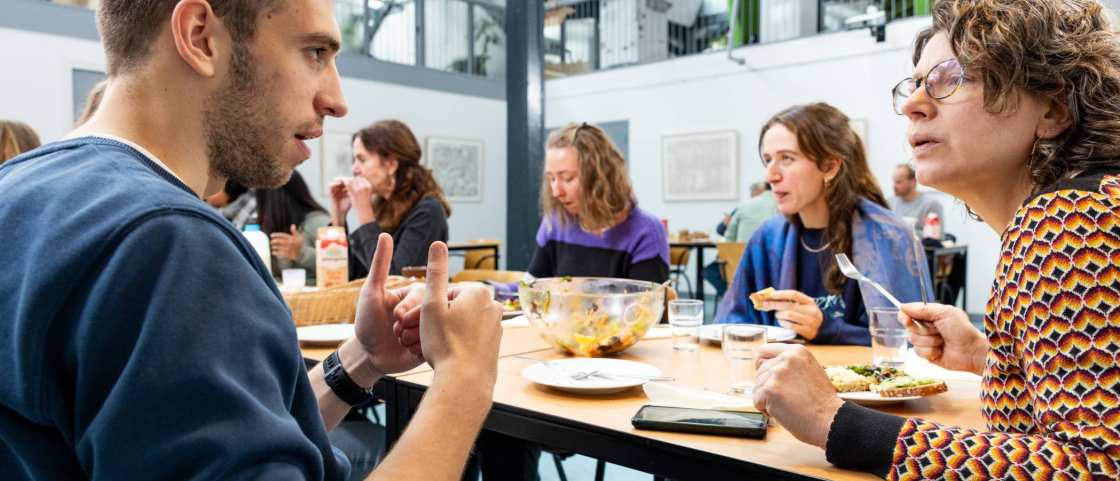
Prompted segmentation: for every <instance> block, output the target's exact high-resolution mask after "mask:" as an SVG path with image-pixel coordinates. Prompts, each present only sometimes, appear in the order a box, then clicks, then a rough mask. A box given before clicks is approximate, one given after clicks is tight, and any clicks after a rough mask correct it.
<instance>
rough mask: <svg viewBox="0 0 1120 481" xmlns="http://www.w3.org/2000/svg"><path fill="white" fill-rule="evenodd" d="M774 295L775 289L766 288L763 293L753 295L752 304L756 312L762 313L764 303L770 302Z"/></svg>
mask: <svg viewBox="0 0 1120 481" xmlns="http://www.w3.org/2000/svg"><path fill="white" fill-rule="evenodd" d="M773 294H774V288H773V287H767V288H765V289H763V290H761V291H758V292H756V293H754V294H751V295H750V298H751V304H753V305H754V310H756V311H761V310H762V303H763V302H766V301H767V300H769V299H770V296H771V295H773Z"/></svg>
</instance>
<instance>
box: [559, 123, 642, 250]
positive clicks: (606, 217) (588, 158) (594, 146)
mask: <svg viewBox="0 0 1120 481" xmlns="http://www.w3.org/2000/svg"><path fill="white" fill-rule="evenodd" d="M546 147H547V148H549V149H565V148H568V147H572V148H574V149H575V150H576V153H577V154H578V155H579V185H580V192H581V194H580V199H579V214H578V215H577V216H572V215H570V214H568V212H567V211H566V210H564V206H563V205H562V204H561V203H560V202H558V201H557V200H556V198H554V197H553V196H552V193H551V191H550V190H549V188H548V177H543V178H542V179H541V211H542V212H544V213H545V215H546V216H549V217H552V218H554V219H557V220H559V222H560V223H561V225H563V224H566V223H567V222H572V221H578V222H579V226H580V228H582V229H583V230H585V231H588V232H596V233H598V232H603V231H605V230H607V229H608V228H610V227H611V226H613V225H614V224H616V223H617V221H618V215H619V213H621V212H626V211H627V210H628V209H630V208H631V207H633V206H634V204H635V201H634V189H633V188H632V187H631V186H630V177H629V175H627V173H626V160H625V159H623V157H622V153H621V152H619V151H618V147H616V146H615V145H614V142H611V139H610V137H607V133H606V132H604V131H603V129H602V128H599V126H597V125H592V124H588V123H582V124H574V123H573V124H568V125H566V126H564V127H563V128H561V129H557V130H556V131H554V132H552V134H551V135H549V136H548V142H547V143H546ZM573 217H576V218H573ZM550 225H551V224H550Z"/></svg>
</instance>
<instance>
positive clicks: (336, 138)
mask: <svg viewBox="0 0 1120 481" xmlns="http://www.w3.org/2000/svg"><path fill="white" fill-rule="evenodd" d="M351 135H352V134H348V133H342V132H325V133H323V137H322V140H320V142H321V146H322V148H323V155H322V158H321V159H320V160H321V162H322V164H321V166H320V168H321V169H322V170H321V172H322V175H321V176H320V177H319V178H320V179H322V185H323V197H325V198H327V199H330V197H331V190H330V185H331V182H333V181H334V179H335V178H337V177H350V176H351V174H350V166H351V165H353V163H354V161H353V155H352V154H351V153H350V138H351Z"/></svg>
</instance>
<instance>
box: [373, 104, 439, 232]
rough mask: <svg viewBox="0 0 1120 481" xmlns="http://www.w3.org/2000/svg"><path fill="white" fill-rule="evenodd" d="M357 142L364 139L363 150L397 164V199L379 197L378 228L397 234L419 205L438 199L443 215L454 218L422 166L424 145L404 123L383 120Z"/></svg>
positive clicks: (375, 204) (376, 203)
mask: <svg viewBox="0 0 1120 481" xmlns="http://www.w3.org/2000/svg"><path fill="white" fill-rule="evenodd" d="M353 138H354V139H361V141H362V146H363V147H365V148H366V150H368V151H370V152H374V153H376V154H377V155H378V156H380V157H381V158H382V159H389V158H393V159H396V160H397V172H396V174H394V176H393V182H394V187H393V195H392V196H391V197H390V198H389V200H387V201H386V200H384V199H381V198H380V197H377V196H375V200H374V201H373V212H374V215H375V216H376V217H377V224H378V225H379V226H381V228H382V229H384V230H386V231H388V232H393V231H395V230H396V229H397V227H399V226H400V224H401V221H402V220H404V216H406V215H408V211H410V210H412V208H413V207H415V206H416V204H417V203H418V202H420V201H421V200H423V199H425V198H427V197H434V198H435V199H436V200H438V201H439V203H440V206H441V207H443V212H444V213H445V214H447V216H448V217H451V205H450V204H448V203H447V198H445V197H444V195H443V188H441V187H440V186H439V183H437V182H436V179H435V177H434V176H432V169H429V168H427V167H424V166H423V165H420V155H421V152H420V143H419V142H417V141H416V136H415V135H413V134H412V130H411V129H409V128H408V126H407V125H405V124H404V122H401V121H399V120H382V121H380V122H375V123H374V124H373V125H370V126H369V127H366V128H364V129H362V130H359V131H358V132H357V133H355V134H354V137H353Z"/></svg>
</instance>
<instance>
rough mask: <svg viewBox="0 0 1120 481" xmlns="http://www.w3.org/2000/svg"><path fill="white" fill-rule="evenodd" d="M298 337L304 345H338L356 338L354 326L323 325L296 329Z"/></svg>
mask: <svg viewBox="0 0 1120 481" xmlns="http://www.w3.org/2000/svg"><path fill="white" fill-rule="evenodd" d="M296 336H297V337H299V342H300V343H302V344H313V345H338V344H341V343H342V341H345V340H347V339H350V338H351V337H354V325H353V324H321V325H318V326H304V327H300V328H296Z"/></svg>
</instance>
